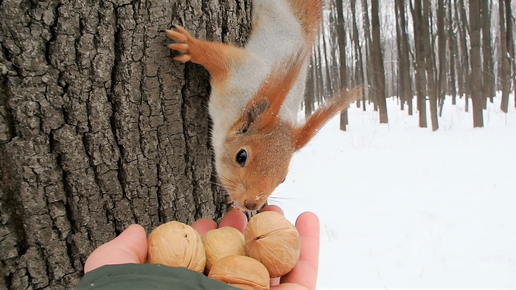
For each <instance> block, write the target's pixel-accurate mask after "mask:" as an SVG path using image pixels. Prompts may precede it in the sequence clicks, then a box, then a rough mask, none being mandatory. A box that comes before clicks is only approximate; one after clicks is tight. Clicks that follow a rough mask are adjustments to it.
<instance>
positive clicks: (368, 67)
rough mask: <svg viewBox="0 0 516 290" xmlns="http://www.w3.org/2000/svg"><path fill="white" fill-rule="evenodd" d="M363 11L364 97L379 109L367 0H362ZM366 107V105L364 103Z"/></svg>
mask: <svg viewBox="0 0 516 290" xmlns="http://www.w3.org/2000/svg"><path fill="white" fill-rule="evenodd" d="M362 11H363V15H362V21H363V24H364V28H363V29H364V39H365V55H366V57H365V59H364V63H365V66H364V68H365V75H366V77H367V86H366V90H364V98H367V99H368V101H369V102H374V106H373V108H374V110H375V111H377V110H378V106H377V104H376V100H375V99H374V97H375V95H374V93H372V91H373V90H374V87H375V84H374V78H373V75H372V71H373V69H372V67H373V66H372V61H373V56H372V55H373V52H372V49H371V45H372V44H371V43H372V40H371V26H370V24H369V5H368V4H367V0H362ZM364 107H365V105H364Z"/></svg>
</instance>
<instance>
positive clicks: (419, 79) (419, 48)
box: [410, 0, 429, 128]
mask: <svg viewBox="0 0 516 290" xmlns="http://www.w3.org/2000/svg"><path fill="white" fill-rule="evenodd" d="M410 4H411V7H410V8H411V13H412V19H413V22H414V43H415V55H416V94H417V109H418V112H419V127H421V128H426V127H427V123H426V96H427V88H426V71H425V45H429V44H428V43H426V42H425V38H424V36H425V32H424V29H425V26H424V24H423V21H425V20H424V19H423V7H422V5H421V0H414V6H412V2H410ZM427 40H428V39H427Z"/></svg>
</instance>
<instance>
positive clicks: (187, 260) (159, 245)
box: [147, 221, 206, 273]
mask: <svg viewBox="0 0 516 290" xmlns="http://www.w3.org/2000/svg"><path fill="white" fill-rule="evenodd" d="M148 244H149V248H148V256H147V259H148V261H149V263H151V264H163V265H166V266H170V267H185V268H188V269H190V270H193V271H197V272H200V273H202V272H203V271H204V266H205V264H206V254H205V252H204V246H203V244H202V240H201V236H200V235H199V233H198V232H197V231H196V230H195V229H194V228H192V227H190V226H188V225H186V224H183V223H180V222H175V221H172V222H168V223H166V224H163V225H161V226H159V227H157V228H155V229H154V230H153V231H152V233H151V234H150V235H149V237H148Z"/></svg>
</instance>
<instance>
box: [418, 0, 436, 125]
mask: <svg viewBox="0 0 516 290" xmlns="http://www.w3.org/2000/svg"><path fill="white" fill-rule="evenodd" d="M431 21H432V13H431V7H430V1H423V17H422V21H421V25H422V27H421V31H422V33H423V36H422V40H423V43H426V44H425V45H423V51H424V59H425V70H426V81H427V94H428V99H429V102H430V121H431V122H432V131H437V129H439V123H438V119H437V97H438V90H437V88H436V77H435V49H434V47H435V46H434V45H433V41H432V35H433V33H432V32H431V29H432V25H431Z"/></svg>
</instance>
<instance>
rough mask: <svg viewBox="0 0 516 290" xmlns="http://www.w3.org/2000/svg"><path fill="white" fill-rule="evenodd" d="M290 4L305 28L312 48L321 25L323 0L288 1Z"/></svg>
mask: <svg viewBox="0 0 516 290" xmlns="http://www.w3.org/2000/svg"><path fill="white" fill-rule="evenodd" d="M288 2H289V3H290V7H291V9H292V11H293V12H294V15H296V18H297V19H298V21H299V22H300V23H301V26H302V27H303V31H304V32H305V34H306V41H307V43H308V44H309V45H310V46H312V43H313V41H314V38H315V36H316V35H317V33H318V30H319V25H320V23H321V17H322V15H321V11H322V7H323V0H288Z"/></svg>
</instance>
